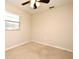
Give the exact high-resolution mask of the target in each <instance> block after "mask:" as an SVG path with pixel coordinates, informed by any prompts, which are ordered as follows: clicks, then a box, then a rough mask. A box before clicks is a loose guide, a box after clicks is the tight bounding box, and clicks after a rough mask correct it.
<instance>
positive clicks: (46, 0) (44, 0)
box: [39, 0, 50, 3]
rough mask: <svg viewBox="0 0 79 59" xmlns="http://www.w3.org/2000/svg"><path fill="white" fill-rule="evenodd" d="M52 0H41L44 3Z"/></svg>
mask: <svg viewBox="0 0 79 59" xmlns="http://www.w3.org/2000/svg"><path fill="white" fill-rule="evenodd" d="M49 1H50V0H40V1H39V2H42V3H49Z"/></svg>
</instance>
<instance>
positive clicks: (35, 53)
mask: <svg viewBox="0 0 79 59" xmlns="http://www.w3.org/2000/svg"><path fill="white" fill-rule="evenodd" d="M72 57H73V56H72V53H71V52H67V51H64V50H60V49H57V48H53V47H49V46H45V45H41V44H37V43H33V42H31V43H28V44H25V45H22V46H19V47H16V48H14V49H11V50H8V51H6V59H73V58H72Z"/></svg>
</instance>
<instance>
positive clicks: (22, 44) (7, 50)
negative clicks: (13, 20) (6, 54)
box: [5, 41, 29, 51]
mask: <svg viewBox="0 0 79 59" xmlns="http://www.w3.org/2000/svg"><path fill="white" fill-rule="evenodd" d="M27 43H29V41H28V42H22V43H19V44H17V45H14V46H11V47H9V48H6V49H5V51H8V50H10V49H13V48H16V47H18V46H21V45H24V44H27Z"/></svg>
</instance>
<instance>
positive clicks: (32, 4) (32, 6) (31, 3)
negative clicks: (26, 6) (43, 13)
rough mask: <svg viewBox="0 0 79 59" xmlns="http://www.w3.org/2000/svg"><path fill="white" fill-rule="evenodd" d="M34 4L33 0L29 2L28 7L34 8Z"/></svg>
mask: <svg viewBox="0 0 79 59" xmlns="http://www.w3.org/2000/svg"><path fill="white" fill-rule="evenodd" d="M34 3H35V0H31V2H30V7H31V8H34Z"/></svg>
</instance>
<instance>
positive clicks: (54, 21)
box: [32, 4, 73, 50]
mask: <svg viewBox="0 0 79 59" xmlns="http://www.w3.org/2000/svg"><path fill="white" fill-rule="evenodd" d="M72 21H73V19H72V4H69V5H64V6H61V7H58V8H54V9H52V10H48V11H46V12H42V13H39V14H34V15H33V19H32V40H33V41H36V42H40V43H45V44H48V45H51V46H56V47H61V48H64V49H68V50H72V40H73V38H72V35H73V33H72V31H73V30H72V26H73V25H72Z"/></svg>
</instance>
